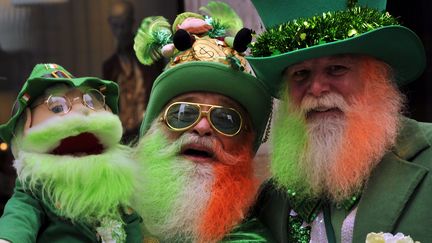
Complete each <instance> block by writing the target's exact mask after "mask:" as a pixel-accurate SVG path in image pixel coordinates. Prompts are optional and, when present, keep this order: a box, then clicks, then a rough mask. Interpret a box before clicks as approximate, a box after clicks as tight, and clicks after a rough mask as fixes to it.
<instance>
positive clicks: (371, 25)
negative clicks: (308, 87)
mask: <svg viewBox="0 0 432 243" xmlns="http://www.w3.org/2000/svg"><path fill="white" fill-rule="evenodd" d="M389 25H399V23H398V21H397V19H396V18H395V17H393V16H391V15H390V14H389V13H387V12H385V13H382V12H380V11H378V10H376V9H371V8H364V7H358V6H356V7H353V8H350V9H348V10H343V11H336V12H327V13H323V14H322V15H317V16H314V17H310V18H298V19H296V20H293V21H290V22H288V23H285V24H281V25H279V26H276V27H272V28H270V29H268V30H267V31H266V32H265V33H263V34H262V35H260V36H259V37H258V38H257V41H256V42H255V43H254V44H253V47H252V50H251V51H252V55H253V56H255V57H263V56H264V57H265V56H272V55H277V54H281V53H286V52H290V51H294V50H298V49H302V48H306V47H310V46H315V45H319V44H324V43H328V42H334V41H337V40H344V39H347V38H350V37H354V36H356V35H359V34H362V33H365V32H368V31H370V30H374V29H377V28H379V27H383V26H389Z"/></svg>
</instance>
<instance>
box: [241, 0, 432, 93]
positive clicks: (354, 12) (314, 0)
mask: <svg viewBox="0 0 432 243" xmlns="http://www.w3.org/2000/svg"><path fill="white" fill-rule="evenodd" d="M252 2H253V4H254V5H255V7H256V9H257V11H258V13H259V15H260V16H261V19H262V20H263V22H264V24H265V26H266V28H267V31H266V32H264V33H263V34H262V35H261V36H260V37H258V39H257V41H256V43H255V45H254V46H253V48H252V54H253V57H248V58H247V59H248V61H249V63H250V64H251V66H252V68H253V69H254V71H255V73H256V75H257V77H258V78H260V79H262V80H264V81H265V82H266V83H267V84H268V85H269V87H270V89H271V92H272V94H273V95H274V96H277V95H278V92H279V88H280V85H281V83H282V73H283V71H284V69H285V68H286V67H288V66H290V65H293V64H295V63H298V62H302V61H305V60H308V59H312V58H318V57H323V56H329V55H337V54H364V55H370V56H373V57H376V58H378V59H380V60H383V61H384V62H386V63H388V64H389V65H390V66H392V68H393V69H394V71H395V73H396V82H397V84H398V85H399V86H402V85H404V84H407V83H409V82H410V81H412V80H414V79H416V78H417V77H418V76H420V75H421V73H422V72H423V70H424V68H425V66H426V57H425V52H424V47H423V44H422V43H421V41H420V39H419V38H418V37H417V35H416V34H415V33H414V32H412V31H411V30H409V29H408V28H405V27H403V26H400V25H399V24H398V23H397V21H396V19H395V18H393V17H391V16H390V15H389V14H388V13H385V12H384V11H385V7H386V0H358V1H356V0H289V1H287V0H272V1H267V0H252Z"/></svg>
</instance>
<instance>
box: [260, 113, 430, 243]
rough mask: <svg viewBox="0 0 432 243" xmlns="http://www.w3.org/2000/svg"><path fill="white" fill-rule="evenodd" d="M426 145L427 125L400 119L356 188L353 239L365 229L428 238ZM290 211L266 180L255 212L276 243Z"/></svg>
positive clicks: (360, 241) (359, 239)
mask: <svg viewBox="0 0 432 243" xmlns="http://www.w3.org/2000/svg"><path fill="white" fill-rule="evenodd" d="M365 132H366V131H365ZM431 144H432V124H428V123H420V122H416V121H414V120H411V119H408V118H404V120H403V128H402V131H401V132H400V134H399V136H398V139H397V142H396V145H395V146H394V148H393V149H392V151H390V152H388V153H387V154H386V155H385V156H384V157H383V158H382V160H381V162H380V163H379V164H378V166H377V167H376V168H375V169H374V170H373V171H372V174H371V176H370V178H369V181H368V183H367V184H366V186H365V188H364V190H363V192H362V195H361V198H360V201H359V203H358V208H357V214H356V219H355V223H354V233H353V242H354V243H364V242H365V239H366V235H367V234H368V233H370V232H389V233H393V234H395V233H398V232H401V233H403V234H404V235H410V236H411V238H413V239H414V240H417V241H420V242H430V241H431V240H432V230H430V227H431V226H432V214H431V208H432V173H431V174H429V172H430V171H431V170H432V148H431ZM290 210H291V208H290V205H289V203H288V197H287V194H285V193H284V192H281V191H278V190H276V189H275V187H274V186H273V185H271V184H268V185H267V186H266V187H265V188H264V190H263V192H262V194H261V196H260V202H259V203H258V204H257V210H256V214H257V215H258V216H259V218H260V220H261V221H262V222H263V223H264V224H265V225H266V226H268V228H269V229H270V230H271V232H272V234H273V236H274V238H275V239H276V240H277V241H278V242H288V241H287V233H288V230H287V229H288V225H287V223H288V215H289V212H290ZM333 227H334V226H333ZM336 237H337V238H339V239H340V235H336Z"/></svg>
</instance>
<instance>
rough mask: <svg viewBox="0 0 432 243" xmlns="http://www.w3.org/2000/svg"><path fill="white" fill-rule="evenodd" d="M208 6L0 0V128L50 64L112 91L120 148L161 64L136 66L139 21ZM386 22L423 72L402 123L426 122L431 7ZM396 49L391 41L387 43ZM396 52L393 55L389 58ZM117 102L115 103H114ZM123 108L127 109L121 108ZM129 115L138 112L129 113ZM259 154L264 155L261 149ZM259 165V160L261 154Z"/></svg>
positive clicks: (10, 172)
mask: <svg viewBox="0 0 432 243" xmlns="http://www.w3.org/2000/svg"><path fill="white" fill-rule="evenodd" d="M222 1H223V2H227V3H229V4H230V5H231V6H232V7H233V8H234V9H235V10H236V11H237V13H238V14H239V15H240V17H242V19H243V20H244V26H245V27H249V28H252V29H254V30H255V31H256V32H257V33H260V32H261V31H262V30H263V27H262V24H261V22H260V19H259V17H258V15H257V13H256V11H255V9H254V7H253V6H252V4H251V3H250V1H249V0H222ZM207 2H208V0H169V1H168V0H163V1H162V0H129V1H118V0H0V124H1V123H4V122H6V121H7V120H8V119H9V116H10V112H11V108H12V105H13V102H14V100H15V97H16V95H17V94H18V91H19V89H20V88H21V86H22V84H23V82H24V81H25V79H26V78H27V77H28V75H29V74H30V72H31V70H32V68H33V66H34V65H35V64H37V63H57V64H59V65H61V66H63V67H65V68H66V69H67V70H68V71H70V72H71V73H72V74H73V75H74V76H77V77H79V76H97V77H102V78H106V79H111V80H114V81H116V82H118V84H119V85H120V88H121V96H120V108H121V110H122V113H121V114H120V117H121V120H122V122H123V124H124V126H125V130H126V134H125V137H124V140H125V142H129V141H131V139H132V138H133V136H134V135H135V134H136V132H137V129H138V125H139V123H140V122H141V119H142V113H143V112H144V111H145V105H146V102H147V99H148V95H149V90H150V87H151V85H152V83H153V80H154V78H155V77H156V76H157V75H158V74H159V73H160V72H161V71H162V67H163V65H164V64H163V63H157V64H156V65H154V66H152V67H143V66H141V65H140V64H139V63H138V62H137V61H136V58H135V57H134V54H133V51H132V42H131V41H132V39H133V35H134V32H135V30H136V28H137V27H138V26H139V23H140V22H141V20H142V19H143V18H145V17H147V16H153V15H162V16H165V17H166V18H167V19H168V20H169V22H170V23H172V22H173V21H174V19H175V16H176V15H177V14H178V13H181V12H184V11H192V12H197V11H198V8H199V7H200V6H204V5H206V4H207ZM387 9H388V11H389V12H390V13H391V14H392V15H393V16H400V20H401V22H402V24H403V25H405V26H407V27H409V28H410V29H412V30H414V31H415V32H416V33H417V34H418V35H419V36H420V38H421V39H422V41H423V44H424V45H425V48H426V53H427V62H428V63H427V70H426V71H425V72H424V74H423V75H422V76H421V77H420V78H419V79H418V80H417V81H415V82H413V83H411V84H409V85H408V86H406V87H404V88H403V92H404V93H405V94H406V95H407V97H408V99H409V103H408V108H407V115H408V116H410V117H412V118H414V119H417V120H420V121H429V122H430V121H432V106H431V105H430V104H432V95H431V94H432V67H431V59H432V19H431V18H430V17H429V14H430V12H431V11H432V1H429V0H418V1H415V3H413V2H412V1H411V2H409V1H403V0H391V1H388V4H387ZM394 41H397V40H394ZM395 51H397V50H395ZM122 102H123V103H122ZM126 104H128V105H126ZM137 110H139V111H138V112H137ZM264 150H265V148H264ZM263 154H264V155H263V156H264V157H265V154H266V152H265V151H264V152H263ZM12 160H13V158H12V155H11V152H10V147H9V145H8V144H6V143H4V142H3V141H0V215H1V214H2V211H3V206H4V203H5V202H6V201H7V199H8V198H9V197H10V196H11V194H12V189H13V186H14V183H15V182H14V180H15V177H16V175H15V171H14V168H13V167H12Z"/></svg>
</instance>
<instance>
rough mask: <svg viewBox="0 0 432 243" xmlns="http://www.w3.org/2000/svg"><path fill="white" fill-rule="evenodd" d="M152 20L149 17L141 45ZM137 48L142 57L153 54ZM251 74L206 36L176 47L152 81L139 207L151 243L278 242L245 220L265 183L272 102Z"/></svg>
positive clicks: (140, 148)
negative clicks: (259, 158)
mask: <svg viewBox="0 0 432 243" xmlns="http://www.w3.org/2000/svg"><path fill="white" fill-rule="evenodd" d="M152 19H153V20H155V19H156V18H150V19H147V20H144V21H143V23H144V24H143V25H142V26H141V28H140V30H139V31H138V33H139V34H138V36H137V38H136V39H135V41H136V42H135V47H137V46H138V45H140V44H141V43H140V41H141V40H142V39H141V37H142V36H140V33H141V34H143V33H145V32H146V29H145V27H146V25H147V24H148V23H147V22H146V21H148V20H152ZM148 26H151V24H149V25H148ZM153 29H157V28H156V27H154V26H153ZM168 31H169V30H168ZM158 32H159V33H158V34H157V35H156V34H154V35H153V36H160V35H161V34H160V33H161V32H163V31H162V30H159V31H158ZM136 50H137V55H138V56H139V59H140V60H142V59H143V58H142V55H146V53H149V52H147V51H144V50H143V51H140V49H139V48H136ZM140 57H141V58H140ZM250 72H251V70H250V68H249V67H248V64H247V62H246V60H245V59H244V57H243V56H242V55H240V54H239V53H237V51H235V50H233V49H232V48H230V47H228V46H227V44H226V43H224V42H223V41H220V40H218V39H214V38H210V37H208V36H206V37H203V38H198V37H197V38H196V39H195V40H194V43H193V44H192V47H191V48H190V49H187V50H184V51H181V52H178V53H177V55H175V57H173V58H172V59H171V60H170V62H169V64H168V66H167V68H166V70H165V71H164V72H163V73H162V74H161V75H160V76H159V77H158V78H157V79H156V81H155V82H154V85H153V89H152V92H151V95H150V100H149V104H148V109H147V111H146V114H145V118H144V121H143V123H142V126H141V133H142V135H143V137H142V138H141V139H140V141H139V143H138V145H137V147H136V159H137V160H138V162H139V163H140V164H141V166H142V169H141V170H140V172H139V173H140V175H141V183H139V184H140V185H141V186H140V187H139V188H138V191H137V193H136V196H137V197H136V202H135V204H134V208H135V207H136V209H137V211H138V212H139V213H140V214H141V215H142V217H143V219H144V225H145V229H144V230H145V232H144V236H145V241H147V242H153V241H152V240H155V238H156V239H157V240H159V241H161V242H218V241H221V240H222V241H224V242H229V241H236V242H271V241H272V240H271V238H270V237H269V235H268V232H267V231H266V230H265V229H264V228H263V227H262V225H261V224H260V223H259V222H258V221H257V220H256V219H253V218H247V216H248V210H249V208H250V206H251V205H252V204H253V203H254V201H255V197H256V192H257V190H258V186H259V181H258V179H257V175H256V172H255V170H254V167H255V166H256V164H255V162H254V160H253V157H254V154H255V152H256V150H257V149H258V147H259V146H260V144H261V143H262V142H263V139H264V137H265V136H264V133H265V131H266V127H267V121H268V120H269V115H270V111H271V107H272V102H271V96H270V93H269V92H268V90H267V89H266V86H265V85H264V84H263V83H262V82H261V81H260V80H258V79H256V78H255V77H254V76H252V75H251V73H250Z"/></svg>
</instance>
